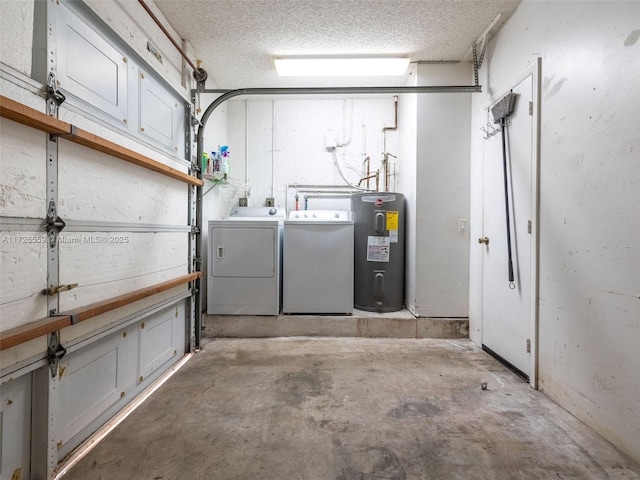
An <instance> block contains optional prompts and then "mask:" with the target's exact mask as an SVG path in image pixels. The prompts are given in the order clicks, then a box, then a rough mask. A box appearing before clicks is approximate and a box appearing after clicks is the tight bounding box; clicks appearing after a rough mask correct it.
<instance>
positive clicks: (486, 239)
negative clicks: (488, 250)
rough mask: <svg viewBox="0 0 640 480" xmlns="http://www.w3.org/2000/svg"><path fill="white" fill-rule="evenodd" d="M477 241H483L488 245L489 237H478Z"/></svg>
mask: <svg viewBox="0 0 640 480" xmlns="http://www.w3.org/2000/svg"><path fill="white" fill-rule="evenodd" d="M478 243H484V244H485V245H489V237H482V238H479V239H478Z"/></svg>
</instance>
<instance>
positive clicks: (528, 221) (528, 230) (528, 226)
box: [527, 220, 531, 234]
mask: <svg viewBox="0 0 640 480" xmlns="http://www.w3.org/2000/svg"><path fill="white" fill-rule="evenodd" d="M527 233H528V234H531V220H527Z"/></svg>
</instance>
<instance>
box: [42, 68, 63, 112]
mask: <svg viewBox="0 0 640 480" xmlns="http://www.w3.org/2000/svg"><path fill="white" fill-rule="evenodd" d="M66 99H67V98H66V97H65V96H64V94H63V93H62V92H59V91H58V81H57V80H56V75H55V74H54V73H53V72H49V76H48V77H47V114H48V115H49V116H50V117H57V116H58V107H59V106H60V105H62V103H63V102H64V101H65V100H66Z"/></svg>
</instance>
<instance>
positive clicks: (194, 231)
mask: <svg viewBox="0 0 640 480" xmlns="http://www.w3.org/2000/svg"><path fill="white" fill-rule="evenodd" d="M199 233H200V229H199V228H198V227H196V226H195V225H192V226H191V235H198V234H199Z"/></svg>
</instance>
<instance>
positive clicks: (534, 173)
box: [480, 57, 542, 390]
mask: <svg viewBox="0 0 640 480" xmlns="http://www.w3.org/2000/svg"><path fill="white" fill-rule="evenodd" d="M541 74H542V58H541V57H537V58H536V59H535V61H533V62H532V63H531V64H530V65H529V66H528V67H527V68H526V69H524V70H523V71H522V72H521V73H520V74H519V75H517V76H516V77H514V78H513V79H511V81H509V82H508V85H509V87H508V88H503V89H501V90H499V91H497V92H496V93H495V94H493V95H491V96H490V97H489V101H488V102H487V104H486V105H485V106H484V107H483V108H482V111H488V110H489V109H490V108H491V106H492V105H494V104H495V103H496V102H497V101H498V100H500V99H501V98H502V97H503V96H505V95H506V94H507V93H509V91H510V90H511V89H512V88H513V87H514V86H516V85H518V84H519V83H520V82H522V81H523V80H525V79H526V78H527V77H529V76H531V78H532V84H533V85H532V92H531V101H532V103H533V114H532V119H531V136H532V137H531V260H530V262H531V264H530V272H531V279H530V280H531V281H530V284H531V291H530V312H529V315H530V320H529V324H530V326H529V338H530V341H531V356H530V359H529V384H530V385H531V386H532V387H533V388H535V389H536V390H537V389H538V353H539V347H538V333H539V328H538V325H539V322H538V310H539V309H538V303H539V301H538V291H539V276H540V275H539V261H538V256H539V250H540V236H539V219H540V182H539V174H540V132H541V127H540V126H541V123H540V117H541V115H540V110H541V83H542V82H541ZM483 162H484V160H483ZM482 192H483V198H484V181H483V182H482ZM483 230H484V207H483ZM482 265H483V266H482V271H481V280H480V284H481V285H482V289H484V284H483V282H484V255H483V256H482ZM481 311H482V322H483V325H484V305H483V306H482V310H481ZM483 330H484V329H483ZM481 336H484V331H482V332H481ZM481 343H482V342H481Z"/></svg>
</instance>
